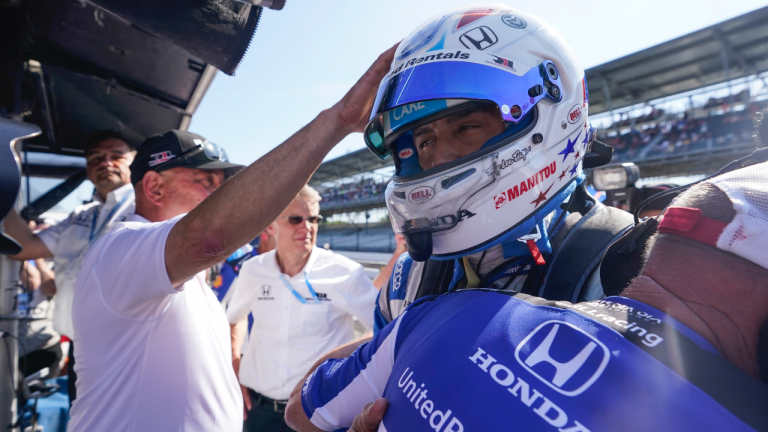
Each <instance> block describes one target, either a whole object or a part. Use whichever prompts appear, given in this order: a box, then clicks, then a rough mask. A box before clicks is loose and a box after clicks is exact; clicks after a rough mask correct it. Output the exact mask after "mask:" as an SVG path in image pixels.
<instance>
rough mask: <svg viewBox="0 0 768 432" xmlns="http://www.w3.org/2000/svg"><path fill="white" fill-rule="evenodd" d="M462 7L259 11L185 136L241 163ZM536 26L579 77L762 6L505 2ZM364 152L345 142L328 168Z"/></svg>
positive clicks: (336, 5)
mask: <svg viewBox="0 0 768 432" xmlns="http://www.w3.org/2000/svg"><path fill="white" fill-rule="evenodd" d="M475 4H489V3H474V2H467V1H465V0H408V1H406V0H389V1H371V0H337V1H334V2H330V1H329V2H326V1H319V0H312V1H308V0H305V1H299V0H288V2H287V4H286V6H285V8H284V9H283V10H281V11H273V10H266V11H264V13H263V15H262V18H261V22H260V24H259V27H258V29H257V30H256V34H255V36H254V39H253V42H252V43H251V46H250V48H249V50H248V52H247V53H246V55H245V58H244V60H243V61H242V63H241V65H240V67H239V68H238V70H237V72H236V73H235V76H227V75H225V74H223V73H221V72H220V73H219V74H218V75H217V76H216V78H215V79H214V81H213V84H212V85H211V87H210V88H209V90H208V93H207V94H206V95H205V97H204V98H203V101H202V103H201V105H200V107H199V109H198V110H197V113H196V114H195V116H194V117H193V120H192V124H191V126H190V131H191V132H195V133H199V134H201V135H203V136H205V137H206V138H208V139H209V140H211V141H213V142H216V143H218V144H220V145H222V146H223V147H224V148H225V149H226V150H227V152H228V154H229V156H230V159H232V160H233V161H235V162H238V163H242V164H249V163H251V162H253V161H255V160H256V159H258V158H259V157H260V156H262V155H264V154H266V153H267V152H268V151H269V150H271V149H272V148H274V147H275V146H277V145H278V144H280V143H281V142H283V141H284V140H286V139H287V138H288V137H290V136H291V135H292V134H293V133H294V132H296V131H297V130H299V129H300V128H301V127H302V126H304V125H305V124H307V123H308V122H310V121H311V120H312V119H313V118H315V116H317V114H318V113H319V112H320V111H322V110H323V109H326V108H329V107H330V106H332V105H333V104H334V103H335V102H337V101H338V100H339V99H340V98H341V97H342V96H343V95H344V94H345V93H346V91H347V90H348V89H349V88H350V87H351V86H352V85H353V84H354V83H355V82H356V81H357V79H358V78H359V77H360V76H361V75H362V74H363V73H364V72H365V71H366V70H367V68H368V66H370V64H371V63H372V62H373V60H375V59H376V57H377V56H378V55H379V54H380V53H381V52H383V51H384V50H386V49H387V48H389V47H390V46H392V45H394V44H395V43H397V42H398V41H400V40H401V39H402V38H404V37H405V36H407V35H408V34H409V33H410V32H411V31H412V30H414V29H415V28H416V27H418V26H419V25H420V24H422V23H423V22H425V21H426V20H428V19H429V18H431V17H432V16H434V15H437V14H439V13H441V12H443V11H446V10H450V9H453V8H457V7H464V6H470V5H475ZM505 4H506V5H508V6H510V7H512V8H515V9H519V10H522V11H525V12H528V13H530V14H533V15H536V16H538V17H539V18H542V19H543V20H544V21H546V22H548V23H549V24H551V25H552V26H554V27H555V28H556V29H557V30H558V31H559V32H560V34H561V35H562V36H563V37H564V38H565V40H566V41H568V43H569V44H570V45H571V48H572V49H573V50H574V52H575V54H576V57H577V58H578V59H579V61H580V62H581V65H582V67H584V68H585V69H587V68H590V67H592V66H597V65H599V64H602V63H605V62H607V61H610V60H614V59H617V58H620V57H623V56H626V55H628V54H632V53H634V52H637V51H639V50H642V49H644V48H648V47H651V46H654V45H657V44H660V43H663V42H666V41H668V40H671V39H674V38H676V37H679V36H683V35H685V34H688V33H691V32H693V31H696V30H699V29H701V28H704V27H707V26H710V25H712V24H716V23H719V22H721V21H725V20H727V19H729V18H733V17H736V16H739V15H742V14H744V13H747V12H750V11H753V10H755V9H758V8H760V7H764V6H766V5H768V1H766V0H762V1H755V0H731V1H729V2H728V6H727V7H724V6H723V5H724V3H723V2H722V1H714V0H697V1H695V2H694V1H692V0H643V1H637V0H620V1H617V0H582V1H578V2H577V1H563V0H550V1H546V2H533V1H529V2H520V1H518V2H511V1H510V2H505ZM362 147H364V143H363V139H362V135H361V134H353V135H350V136H349V137H347V138H346V139H345V140H344V141H342V142H341V143H340V144H339V145H338V146H336V148H334V149H333V150H332V151H331V152H330V153H329V155H328V156H327V157H326V160H328V159H332V158H334V157H338V156H341V155H343V154H345V153H347V152H349V151H351V150H357V149H360V148H362Z"/></svg>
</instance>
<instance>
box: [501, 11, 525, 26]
mask: <svg viewBox="0 0 768 432" xmlns="http://www.w3.org/2000/svg"><path fill="white" fill-rule="evenodd" d="M501 20H502V21H503V22H504V24H506V25H508V26H510V27H513V28H516V29H524V28H526V27H527V26H528V22H527V21H525V20H524V19H523V18H522V17H519V16H517V15H513V14H506V15H504V16H502V17H501Z"/></svg>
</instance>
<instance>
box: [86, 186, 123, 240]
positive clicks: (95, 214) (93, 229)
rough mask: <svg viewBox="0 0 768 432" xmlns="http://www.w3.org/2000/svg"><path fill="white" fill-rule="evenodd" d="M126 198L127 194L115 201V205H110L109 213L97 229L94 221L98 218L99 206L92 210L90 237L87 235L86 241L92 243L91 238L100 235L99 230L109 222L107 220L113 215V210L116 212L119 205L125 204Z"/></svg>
mask: <svg viewBox="0 0 768 432" xmlns="http://www.w3.org/2000/svg"><path fill="white" fill-rule="evenodd" d="M126 200H128V196H126V197H125V198H123V199H122V200H120V202H119V203H117V205H116V206H114V207H112V211H110V212H109V214H108V215H107V217H106V219H104V223H102V224H101V226H100V227H99V229H98V231H97V230H96V221H97V220H98V219H99V208H98V207H96V211H95V212H93V223H91V235H90V237H88V243H89V244H90V243H93V239H94V238H95V237H98V236H99V235H101V231H103V230H104V227H105V226H107V225H108V224H109V220H110V219H112V216H114V215H115V212H117V210H119V209H120V207H122V206H123V204H125V201H126Z"/></svg>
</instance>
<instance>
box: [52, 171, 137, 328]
mask: <svg viewBox="0 0 768 432" xmlns="http://www.w3.org/2000/svg"><path fill="white" fill-rule="evenodd" d="M135 203H136V199H135V197H134V194H133V186H132V185H130V184H127V185H123V186H121V187H119V188H117V189H115V190H113V191H112V192H110V193H108V194H107V199H106V200H102V199H101V197H100V196H99V194H96V195H95V200H94V201H93V202H90V203H88V204H84V205H81V206H79V207H77V208H76V209H75V210H74V211H73V212H72V213H71V214H70V215H69V217H67V218H66V219H65V220H63V221H61V222H59V223H57V224H56V225H54V226H52V227H49V228H46V229H44V230H42V231H40V232H39V233H37V236H38V237H39V238H40V240H42V241H43V243H45V245H46V246H47V247H48V250H49V251H51V253H52V254H53V271H54V272H55V274H56V279H55V280H56V306H55V309H54V313H53V328H54V329H56V331H57V332H59V333H61V334H63V335H66V336H69V337H70V338H73V337H74V329H73V328H72V296H73V291H74V286H75V280H76V279H77V275H78V274H79V273H80V265H81V263H82V260H83V257H84V256H85V254H86V252H88V248H89V247H90V245H91V244H93V243H94V242H95V241H96V239H98V237H99V236H102V235H104V233H106V232H108V231H109V230H110V229H112V227H114V226H115V224H117V223H118V222H122V221H124V220H126V218H127V217H128V216H129V215H132V214H133V212H134V211H135V208H136V205H135ZM113 210H114V211H113ZM94 223H95V224H96V225H95V226H94ZM91 230H93V238H91Z"/></svg>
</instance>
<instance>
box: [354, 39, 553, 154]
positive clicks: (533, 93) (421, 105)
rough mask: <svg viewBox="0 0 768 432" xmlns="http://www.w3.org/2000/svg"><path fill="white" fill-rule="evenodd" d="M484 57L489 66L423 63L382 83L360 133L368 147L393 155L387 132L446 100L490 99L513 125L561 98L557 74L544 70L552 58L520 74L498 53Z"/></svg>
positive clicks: (434, 108) (453, 62)
mask: <svg viewBox="0 0 768 432" xmlns="http://www.w3.org/2000/svg"><path fill="white" fill-rule="evenodd" d="M478 55H479V54H478ZM483 55H487V56H488V57H489V59H488V60H487V63H488V64H482V63H474V62H463V61H441V62H434V63H424V64H421V65H418V66H415V67H412V68H410V69H406V70H405V71H403V72H400V73H398V74H396V75H395V76H393V77H391V78H389V79H388V80H387V81H386V82H383V83H382V85H381V86H380V87H379V91H378V93H377V95H376V100H375V102H374V110H373V114H372V117H371V121H370V122H369V123H368V126H366V129H365V133H364V137H365V140H366V144H367V145H368V147H369V148H370V149H371V151H373V153H374V154H376V155H377V156H379V157H380V158H382V159H383V158H385V157H387V156H388V155H389V154H391V149H390V148H388V147H387V143H388V142H389V141H390V140H389V139H388V138H389V136H390V135H391V134H394V133H395V132H396V131H397V130H398V129H400V128H402V127H403V126H405V125H407V124H410V123H412V122H413V121H416V120H419V119H422V118H424V117H425V116H428V115H431V114H433V113H435V112H437V111H441V110H444V109H446V108H450V107H449V106H448V105H447V104H448V103H449V102H451V101H456V100H458V101H460V102H466V101H469V100H474V101H490V102H493V103H495V104H496V105H497V106H498V107H499V108H500V110H501V114H502V117H503V119H504V121H506V122H511V123H517V122H519V121H520V120H521V119H522V118H523V117H525V115H526V114H527V113H528V112H530V111H531V110H532V109H533V107H534V106H535V105H536V104H537V103H538V102H539V101H540V100H541V99H543V98H545V97H546V98H548V99H550V100H551V101H553V102H558V101H559V100H560V99H561V98H562V95H561V94H560V78H559V76H558V77H557V78H552V76H551V75H550V74H549V73H548V68H554V64H553V63H552V62H550V61H545V62H543V63H542V64H540V65H539V66H538V67H533V68H531V69H530V70H529V71H528V72H526V73H525V74H523V75H516V74H515V73H513V72H512V71H507V70H503V69H502V68H503V67H504V66H499V64H498V63H496V61H495V60H494V58H496V56H493V55H490V54H483ZM502 60H503V59H502ZM494 66H497V67H494ZM440 104H442V105H440Z"/></svg>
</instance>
